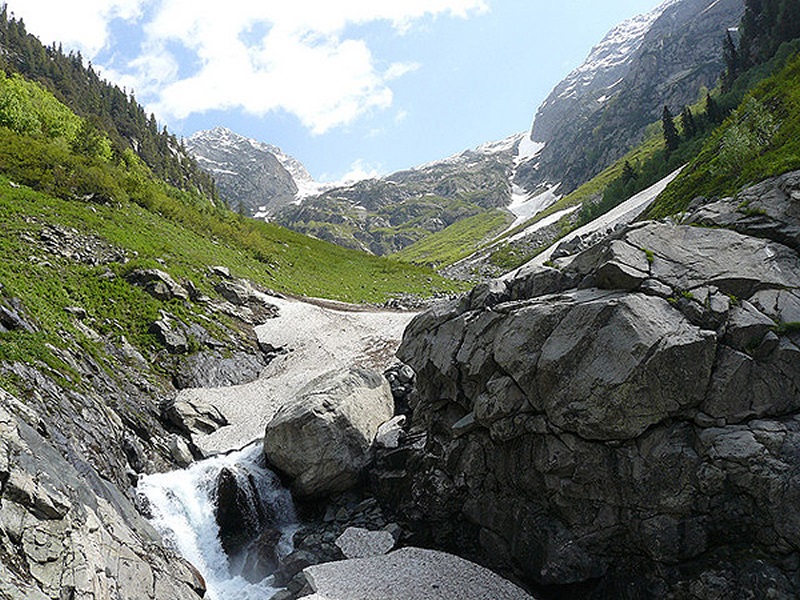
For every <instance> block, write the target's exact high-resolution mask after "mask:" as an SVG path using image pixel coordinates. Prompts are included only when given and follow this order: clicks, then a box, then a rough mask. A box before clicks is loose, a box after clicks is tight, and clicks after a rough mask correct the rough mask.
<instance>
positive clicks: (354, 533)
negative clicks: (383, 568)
mask: <svg viewBox="0 0 800 600" xmlns="http://www.w3.org/2000/svg"><path fill="white" fill-rule="evenodd" d="M336 545H337V546H338V547H339V549H340V550H341V551H342V554H344V556H345V557H346V558H366V557H369V556H382V555H384V554H386V553H387V552H389V551H390V550H391V549H392V548H394V545H395V539H394V537H392V534H391V533H390V532H388V531H369V530H368V529H364V528H362V527H348V528H347V529H345V530H344V533H342V535H340V536H339V537H338V538H336Z"/></svg>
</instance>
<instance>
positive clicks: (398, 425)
mask: <svg viewBox="0 0 800 600" xmlns="http://www.w3.org/2000/svg"><path fill="white" fill-rule="evenodd" d="M406 420H407V417H406V416H405V415H397V416H396V417H392V418H391V419H389V420H388V421H386V422H385V423H381V426H380V427H378V431H377V433H376V434H375V443H376V444H377V445H379V446H381V447H383V448H397V447H398V446H399V445H400V440H401V439H402V438H403V435H405V431H404V430H403V427H404V426H405V424H406Z"/></svg>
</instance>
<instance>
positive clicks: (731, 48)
mask: <svg viewBox="0 0 800 600" xmlns="http://www.w3.org/2000/svg"><path fill="white" fill-rule="evenodd" d="M722 57H723V59H724V60H725V72H724V73H723V74H722V91H723V92H727V91H729V90H730V89H731V87H733V82H734V81H736V78H737V77H739V75H740V74H741V70H742V64H741V60H740V59H739V51H738V50H737V49H736V44H734V43H733V38H732V37H731V32H730V31H726V32H725V39H724V40H723V42H722Z"/></svg>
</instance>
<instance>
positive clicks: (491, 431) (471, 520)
mask: <svg viewBox="0 0 800 600" xmlns="http://www.w3.org/2000/svg"><path fill="white" fill-rule="evenodd" d="M754 190H755V191H754ZM741 198H745V199H748V201H749V202H750V205H752V206H755V207H756V208H757V209H761V208H762V207H763V210H764V214H763V215H762V214H758V213H757V214H745V212H742V211H739V209H738V206H739V204H740V203H741V202H742V200H741ZM796 198H800V172H797V173H795V174H794V175H792V176H788V177H780V178H777V179H774V180H771V181H769V182H765V183H764V184H763V185H762V184H759V186H756V187H755V188H753V189H751V190H746V191H745V192H743V193H742V194H740V195H739V197H737V198H735V199H727V200H722V201H719V202H713V203H710V205H713V206H712V209H713V210H712V209H709V204H708V203H707V201H698V202H697V203H695V205H694V208H692V209H690V211H689V214H688V216H687V218H686V222H687V223H701V224H709V225H712V227H693V226H689V225H686V224H681V223H678V222H677V221H676V220H671V221H663V222H640V223H636V224H635V225H633V226H631V227H628V228H625V229H620V230H618V231H616V232H615V233H614V234H613V235H611V236H610V237H608V238H606V239H596V240H594V241H593V243H594V245H593V246H592V247H589V248H588V249H586V250H583V251H581V252H580V253H579V254H578V255H576V256H574V257H572V258H569V259H568V258H565V259H563V260H561V261H559V269H558V271H557V273H558V274H556V272H544V273H545V274H544V275H543V274H542V273H543V271H542V270H541V269H540V268H539V267H536V266H535V264H533V263H531V264H530V265H529V266H527V267H523V268H521V269H520V270H519V271H518V272H517V273H516V274H514V275H512V276H508V277H505V278H504V279H503V280H502V284H497V285H495V284H487V285H485V286H483V287H482V288H481V289H480V290H476V291H475V292H473V293H472V294H470V295H468V296H466V297H465V298H463V299H461V300H459V301H458V302H449V303H442V304H440V305H438V306H436V307H433V308H431V309H429V310H428V311H426V312H424V313H421V314H420V315H418V316H417V317H416V318H415V319H414V320H413V321H412V322H411V324H410V325H409V327H408V328H407V329H406V332H405V334H404V337H403V342H402V344H401V346H400V348H399V350H398V358H399V359H400V360H401V361H403V362H404V363H407V364H409V365H410V366H411V367H412V368H413V369H414V371H415V372H416V382H415V385H416V392H415V396H414V401H413V408H414V412H413V420H412V421H413V425H412V429H411V430H410V431H409V434H408V437H407V438H406V440H405V441H404V442H403V443H401V445H400V446H399V447H398V448H397V449H392V450H383V449H378V451H377V458H376V461H375V466H373V468H372V472H371V478H370V481H371V482H372V484H373V486H374V487H373V488H372V492H373V494H375V495H376V496H377V497H378V499H379V500H380V501H381V504H382V505H383V506H385V507H392V509H393V510H395V511H396V514H400V515H404V516H406V517H407V519H408V520H407V521H405V522H403V526H404V528H406V530H408V531H409V536H410V539H413V540H414V543H415V544H420V545H425V546H430V547H438V548H446V549H457V550H458V552H459V553H463V556H465V557H467V558H476V559H478V558H480V559H482V560H491V561H492V564H493V565H496V566H497V567H498V568H500V569H508V571H509V572H513V573H514V574H515V575H516V576H517V577H519V578H520V580H521V581H523V582H526V583H528V584H530V585H531V586H532V587H534V588H535V587H536V586H547V589H548V593H550V594H551V595H552V596H553V597H561V596H562V595H563V596H564V597H566V596H567V595H570V594H573V593H574V594H576V597H581V598H584V597H585V598H588V597H591V598H617V597H643V598H651V597H653V598H654V597H658V598H661V597H671V598H676V599H681V600H683V599H686V600H688V599H689V598H712V597H713V598H717V597H725V596H731V597H736V595H737V594H739V593H740V592H739V591H737V590H742V589H746V590H748V591H747V593H751V590H758V591H757V592H753V594H755V595H754V597H768V596H770V595H771V596H773V597H776V598H792V597H797V596H798V595H800V584H798V583H797V579H796V576H795V574H796V572H797V568H798V562H800V561H798V559H797V557H796V556H795V555H794V548H795V547H797V546H796V544H797V543H798V540H800V517H799V516H798V512H797V511H796V510H795V508H794V507H795V506H796V504H797V502H800V477H798V476H797V473H798V472H799V470H800V454H798V452H797V448H798V447H800V446H799V445H800V393H798V390H800V338H799V337H798V333H797V330H796V327H795V325H794V323H797V322H800V300H799V299H800V262H799V261H800V257H799V256H798V249H800V238H799V237H798V233H800V228H799V227H798V225H797V222H798V215H799V214H800V213H798V205H797V199H796ZM703 202H706V204H703ZM692 211H694V212H692ZM728 226H730V227H731V228H732V229H725V227H728ZM581 245H582V244H581ZM650 257H652V259H651V258H650ZM645 275H646V278H645V279H643V280H642V277H644V276H645ZM559 281H560V283H558V282H559ZM547 282H550V283H551V284H552V285H550V284H547V285H545V284H546V283H547ZM420 440H421V442H420ZM390 556H391V555H390ZM788 556H791V558H789V559H788V560H787V557H788ZM757 573H761V575H757ZM312 579H313V578H312ZM742 586H744V587H742Z"/></svg>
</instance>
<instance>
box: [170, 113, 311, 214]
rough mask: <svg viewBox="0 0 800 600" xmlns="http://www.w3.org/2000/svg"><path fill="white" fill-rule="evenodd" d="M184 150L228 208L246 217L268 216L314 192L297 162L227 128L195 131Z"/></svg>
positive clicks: (305, 173) (304, 171) (300, 164)
mask: <svg viewBox="0 0 800 600" xmlns="http://www.w3.org/2000/svg"><path fill="white" fill-rule="evenodd" d="M186 146H187V148H188V149H189V151H190V152H191V153H192V154H193V155H194V156H195V158H196V159H197V161H198V162H199V163H200V165H201V166H202V167H203V168H204V169H205V170H207V171H208V172H210V173H211V174H212V175H213V176H214V178H215V180H216V182H217V185H218V187H219V190H220V195H221V196H222V197H223V198H224V199H225V201H226V202H227V203H228V205H229V206H231V208H233V209H235V210H243V211H244V212H245V213H246V214H248V215H260V216H268V215H271V214H272V213H273V212H274V211H275V210H276V209H277V208H278V207H281V206H285V205H286V204H289V203H291V202H294V201H295V200H296V199H297V198H298V197H302V196H306V195H309V194H311V193H314V192H316V191H317V190H318V186H317V184H316V183H315V182H314V179H313V178H312V177H311V175H310V174H309V173H308V171H307V170H306V168H305V167H304V166H303V164H302V163H301V162H300V161H299V160H297V159H296V158H294V157H292V156H289V155H288V154H286V153H284V152H283V151H282V150H281V149H280V148H278V147H277V146H273V145H271V144H265V143H264V142H260V141H258V140H255V139H252V138H248V137H245V136H243V135H240V134H238V133H236V132H234V131H231V130H230V129H228V128H227V127H221V126H220V127H214V128H213V129H210V130H205V131H198V132H197V133H195V134H194V135H192V136H191V137H190V138H188V139H187V140H186Z"/></svg>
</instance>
